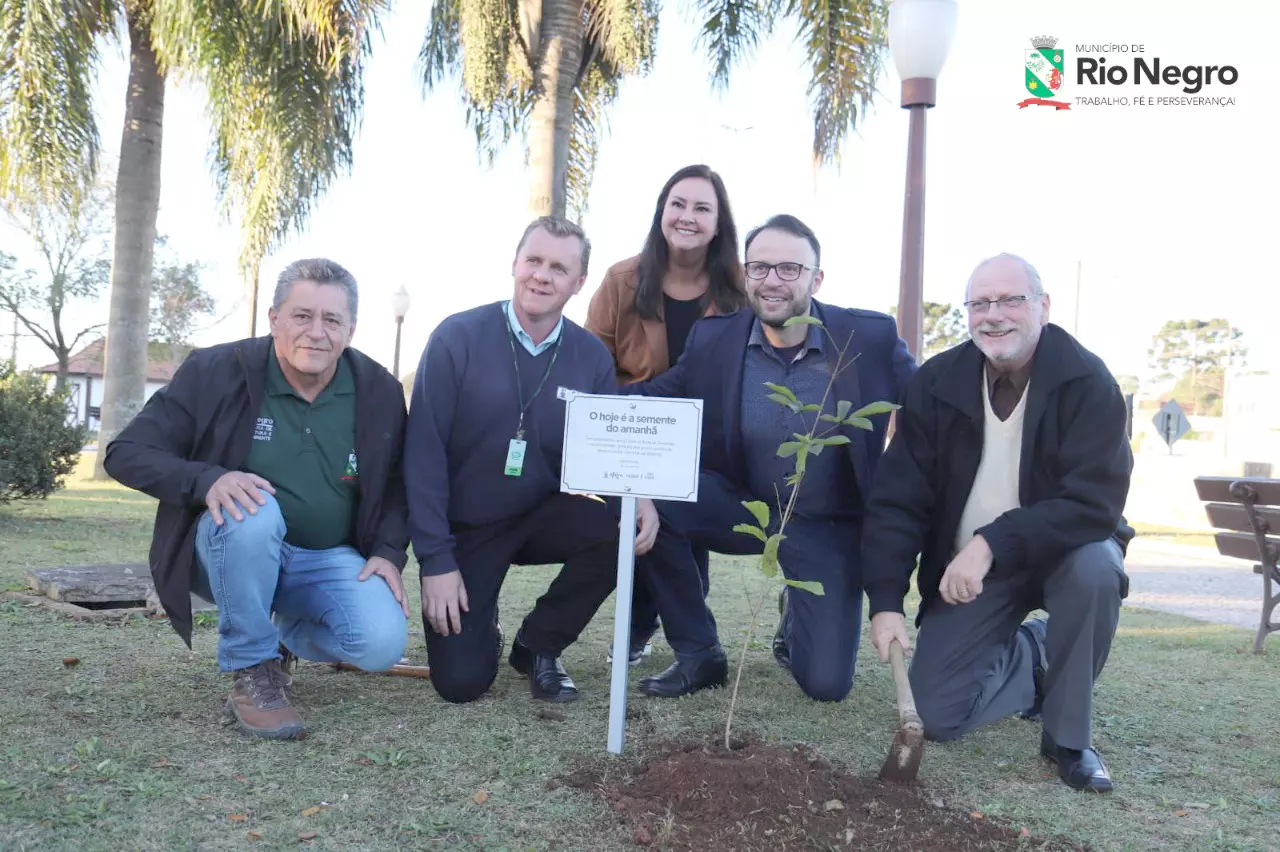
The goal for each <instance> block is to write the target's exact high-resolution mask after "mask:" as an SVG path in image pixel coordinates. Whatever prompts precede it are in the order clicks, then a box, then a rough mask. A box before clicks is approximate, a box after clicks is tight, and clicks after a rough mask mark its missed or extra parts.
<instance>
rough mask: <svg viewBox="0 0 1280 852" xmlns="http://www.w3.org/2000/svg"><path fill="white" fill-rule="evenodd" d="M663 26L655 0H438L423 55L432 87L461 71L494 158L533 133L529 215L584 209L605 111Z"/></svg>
mask: <svg viewBox="0 0 1280 852" xmlns="http://www.w3.org/2000/svg"><path fill="white" fill-rule="evenodd" d="M657 33H658V6H657V0H435V6H434V7H433V9H432V12H431V26H430V28H429V30H428V32H427V36H426V40H425V41H424V42H423V45H422V51H421V53H420V54H419V57H418V58H419V63H420V65H421V67H422V73H423V82H424V84H425V86H426V88H427V89H431V88H434V87H435V86H436V85H438V84H440V83H441V82H443V81H444V80H445V78H446V77H450V76H452V75H455V74H456V75H458V76H459V77H460V79H461V84H462V93H463V99H464V100H465V102H466V105H467V123H468V124H469V125H470V126H471V128H472V130H474V131H475V134H476V145H477V147H478V148H479V150H480V152H481V154H482V155H483V156H485V157H486V158H487V159H488V160H489V161H490V162H492V160H493V158H494V157H495V156H496V155H497V153H498V151H499V150H500V149H501V148H502V147H503V146H505V145H506V144H507V143H508V142H510V141H511V139H512V137H514V136H516V135H517V134H521V135H525V136H527V144H526V151H527V155H528V160H529V165H530V167H531V172H532V178H531V184H530V188H529V210H530V213H531V214H532V215H543V214H548V213H549V214H553V215H556V216H563V215H565V211H566V208H568V209H571V210H573V211H575V212H576V213H577V214H578V215H581V212H582V211H584V210H585V209H586V201H587V190H588V188H589V187H590V184H591V174H592V171H593V170H594V168H595V160H596V153H597V151H598V148H599V139H600V137H599V133H600V130H601V128H602V123H603V120H604V115H605V109H606V108H607V107H608V106H609V104H611V103H612V102H613V101H614V100H615V99H616V98H617V96H618V86H619V84H620V83H621V81H622V79H623V78H624V77H625V76H626V75H628V74H645V73H647V72H648V70H649V67H650V65H651V63H652V61H653V54H654V47H655V43H656V40H657Z"/></svg>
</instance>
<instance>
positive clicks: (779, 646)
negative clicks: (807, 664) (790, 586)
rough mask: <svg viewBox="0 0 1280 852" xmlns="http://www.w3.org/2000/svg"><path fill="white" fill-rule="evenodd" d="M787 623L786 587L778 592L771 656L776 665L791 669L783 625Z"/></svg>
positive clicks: (789, 652) (789, 651)
mask: <svg viewBox="0 0 1280 852" xmlns="http://www.w3.org/2000/svg"><path fill="white" fill-rule="evenodd" d="M786 623H787V587H786V586H783V587H782V591H780V592H778V630H777V632H775V633H774V634H773V658H774V659H775V660H777V661H778V665H780V666H782V667H783V668H784V669H786V670H787V671H791V649H790V648H788V647H787V634H786V631H785V630H784V629H783V627H784V626H785V625H786Z"/></svg>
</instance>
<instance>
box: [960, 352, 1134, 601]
mask: <svg viewBox="0 0 1280 852" xmlns="http://www.w3.org/2000/svg"><path fill="white" fill-rule="evenodd" d="M1081 385H1082V386H1081V387H1080V389H1079V390H1078V391H1077V392H1075V393H1071V392H1069V391H1068V390H1067V389H1064V391H1063V395H1062V402H1061V405H1062V407H1063V409H1062V413H1061V417H1062V425H1061V427H1060V428H1061V430H1062V436H1063V438H1062V445H1061V448H1060V450H1059V453H1058V458H1057V460H1056V462H1054V464H1055V466H1056V467H1057V468H1058V470H1059V489H1058V493H1057V494H1055V495H1054V496H1053V497H1051V498H1049V499H1047V500H1040V501H1039V502H1036V503H1032V504H1031V505H1029V506H1022V507H1020V508H1017V509H1012V510H1010V511H1008V512H1005V513H1004V514H1003V515H1001V516H1000V517H998V518H996V519H995V520H994V521H992V522H991V523H989V524H987V525H986V526H984V527H982V528H980V529H978V530H976V531H975V534H976V535H981V536H982V537H983V538H984V539H986V542H987V545H988V546H989V547H990V548H991V553H992V556H993V557H994V559H993V561H992V566H991V574H992V576H1007V575H1009V574H1010V573H1013V572H1016V571H1023V570H1031V571H1033V572H1035V573H1037V574H1040V575H1043V574H1045V573H1047V572H1048V571H1051V570H1053V569H1054V568H1056V567H1057V565H1058V563H1059V562H1061V561H1062V558H1063V557H1064V556H1066V555H1067V554H1068V553H1070V552H1071V551H1072V550H1075V549H1076V548H1078V547H1083V546H1084V545H1086V544H1089V543H1090V542H1095V541H1105V540H1106V539H1107V538H1108V537H1109V536H1111V535H1113V534H1114V533H1115V531H1116V527H1117V526H1118V525H1119V523H1120V515H1121V513H1122V512H1123V511H1124V504H1125V500H1126V499H1127V498H1128V494H1129V476H1130V474H1131V472H1132V470H1133V455H1132V452H1131V450H1130V448H1129V439H1128V436H1127V435H1126V434H1125V418H1126V410H1125V404H1124V397H1123V396H1122V395H1121V393H1120V388H1119V387H1118V386H1117V385H1116V384H1115V382H1114V381H1108V380H1106V379H1104V378H1103V377H1101V376H1091V377H1090V378H1089V379H1087V380H1086V381H1085V382H1082V383H1081Z"/></svg>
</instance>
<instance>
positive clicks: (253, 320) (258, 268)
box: [245, 258, 262, 337]
mask: <svg viewBox="0 0 1280 852" xmlns="http://www.w3.org/2000/svg"><path fill="white" fill-rule="evenodd" d="M261 272H262V258H258V259H257V260H255V261H254V262H253V267H252V268H251V269H250V270H249V272H248V273H247V274H246V275H245V286H246V287H247V288H248V290H249V336H250V337H257V336H258V284H259V278H260V276H261Z"/></svg>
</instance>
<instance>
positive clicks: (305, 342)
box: [267, 280, 355, 378]
mask: <svg viewBox="0 0 1280 852" xmlns="http://www.w3.org/2000/svg"><path fill="white" fill-rule="evenodd" d="M267 318H268V320H269V322H270V324H271V337H272V339H273V341H274V345H275V350H276V358H277V359H278V360H279V361H280V365H281V367H282V368H285V371H286V374H287V373H288V369H289V368H292V369H293V370H294V371H295V372H296V373H299V374H301V375H303V376H309V377H317V378H319V377H327V376H329V375H332V373H333V371H334V369H336V367H337V364H338V358H340V357H341V356H342V353H343V351H344V350H345V349H346V348H347V347H348V346H349V345H351V336H352V334H354V333H355V323H354V322H352V321H351V303H350V301H349V298H348V294H347V291H346V289H345V288H344V287H343V286H342V285H341V284H317V283H316V282H314V281H306V280H303V281H295V282H294V283H293V285H292V286H291V287H290V288H289V296H288V298H287V299H285V300H284V301H283V302H282V303H281V304H280V306H279V307H278V308H271V310H269V311H267Z"/></svg>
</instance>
